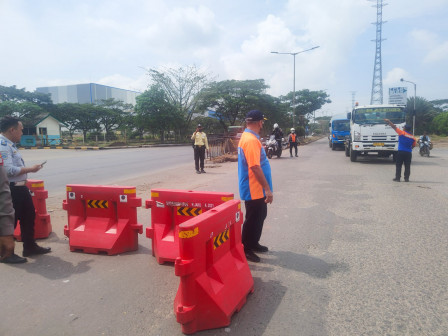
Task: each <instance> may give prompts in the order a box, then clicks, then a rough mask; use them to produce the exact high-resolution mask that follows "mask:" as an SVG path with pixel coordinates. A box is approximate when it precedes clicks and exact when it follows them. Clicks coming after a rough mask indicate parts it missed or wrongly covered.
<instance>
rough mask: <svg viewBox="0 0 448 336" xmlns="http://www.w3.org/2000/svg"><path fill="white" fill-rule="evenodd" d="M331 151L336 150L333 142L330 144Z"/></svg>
mask: <svg viewBox="0 0 448 336" xmlns="http://www.w3.org/2000/svg"><path fill="white" fill-rule="evenodd" d="M331 150H336V145H335V144H334V143H333V142H332V143H331Z"/></svg>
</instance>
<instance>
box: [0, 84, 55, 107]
mask: <svg viewBox="0 0 448 336" xmlns="http://www.w3.org/2000/svg"><path fill="white" fill-rule="evenodd" d="M5 101H10V102H19V103H20V102H29V103H33V104H37V105H41V106H42V105H43V106H45V105H51V104H53V102H52V101H51V96H50V94H49V93H41V92H28V91H25V89H17V88H16V86H15V85H13V86H9V87H8V86H1V85H0V102H5Z"/></svg>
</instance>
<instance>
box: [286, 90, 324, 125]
mask: <svg viewBox="0 0 448 336" xmlns="http://www.w3.org/2000/svg"><path fill="white" fill-rule="evenodd" d="M293 96H294V92H289V93H288V94H287V95H286V96H283V97H280V98H281V99H282V101H283V102H287V103H289V104H291V105H292V101H293V99H292V98H293ZM329 97H330V96H329V95H328V94H327V93H326V92H325V91H323V90H319V91H310V90H308V89H305V90H300V91H296V94H295V106H293V113H294V114H295V117H296V118H295V119H296V120H298V123H299V125H301V126H305V125H304V124H303V123H304V118H308V119H309V118H310V117H311V115H312V114H313V112H314V111H317V110H319V109H321V108H322V106H324V105H325V104H329V103H331V100H330V99H329ZM300 116H303V117H304V118H301V117H300Z"/></svg>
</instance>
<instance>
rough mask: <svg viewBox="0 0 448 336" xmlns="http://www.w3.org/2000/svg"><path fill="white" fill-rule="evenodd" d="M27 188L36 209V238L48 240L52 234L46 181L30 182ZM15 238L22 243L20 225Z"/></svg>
mask: <svg viewBox="0 0 448 336" xmlns="http://www.w3.org/2000/svg"><path fill="white" fill-rule="evenodd" d="M26 186H27V187H28V189H29V190H30V192H31V196H32V199H33V204H34V209H35V211H36V219H35V220H34V238H35V239H41V238H47V237H48V236H49V235H50V233H51V232H52V227H51V219H50V215H49V214H48V213H47V204H46V199H47V198H48V191H47V190H45V189H44V181H42V180H28V181H27V182H26ZM14 238H15V239H16V240H18V241H22V235H21V231H20V223H17V226H16V228H15V230H14Z"/></svg>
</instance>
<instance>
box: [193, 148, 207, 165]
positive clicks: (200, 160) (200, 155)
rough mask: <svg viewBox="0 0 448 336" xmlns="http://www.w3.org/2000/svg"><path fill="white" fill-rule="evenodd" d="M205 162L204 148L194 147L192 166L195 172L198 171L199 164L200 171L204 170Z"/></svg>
mask: <svg viewBox="0 0 448 336" xmlns="http://www.w3.org/2000/svg"><path fill="white" fill-rule="evenodd" d="M204 160H205V146H194V166H195V168H196V170H199V164H200V167H201V169H204Z"/></svg>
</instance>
